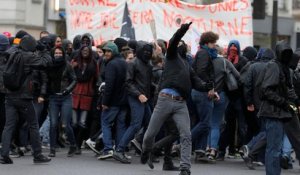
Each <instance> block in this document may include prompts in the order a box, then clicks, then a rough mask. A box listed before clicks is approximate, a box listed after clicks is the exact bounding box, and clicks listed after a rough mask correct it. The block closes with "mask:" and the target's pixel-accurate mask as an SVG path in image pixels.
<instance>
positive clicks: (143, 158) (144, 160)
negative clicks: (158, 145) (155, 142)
mask: <svg viewBox="0 0 300 175" xmlns="http://www.w3.org/2000/svg"><path fill="white" fill-rule="evenodd" d="M149 155H150V152H148V151H143V152H142V154H141V163H142V164H146V163H147V161H148V159H149Z"/></svg>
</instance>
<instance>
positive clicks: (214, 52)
mask: <svg viewBox="0 0 300 175" xmlns="http://www.w3.org/2000/svg"><path fill="white" fill-rule="evenodd" d="M201 49H204V50H206V51H207V52H208V54H209V56H210V58H212V59H215V58H217V57H218V51H217V49H212V48H209V47H207V46H206V45H201Z"/></svg>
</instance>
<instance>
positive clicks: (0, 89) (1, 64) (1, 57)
mask: <svg viewBox="0 0 300 175" xmlns="http://www.w3.org/2000/svg"><path fill="white" fill-rule="evenodd" d="M8 58H9V53H7V52H0V93H6V91H7V90H6V88H5V87H4V84H3V71H4V68H5V65H6V62H7V60H8Z"/></svg>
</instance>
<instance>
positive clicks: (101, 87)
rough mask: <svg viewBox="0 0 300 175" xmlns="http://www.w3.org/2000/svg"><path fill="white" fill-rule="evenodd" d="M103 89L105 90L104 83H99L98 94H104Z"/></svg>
mask: <svg viewBox="0 0 300 175" xmlns="http://www.w3.org/2000/svg"><path fill="white" fill-rule="evenodd" d="M104 89H105V82H103V83H101V85H100V86H99V89H98V91H99V92H100V93H103V92H104Z"/></svg>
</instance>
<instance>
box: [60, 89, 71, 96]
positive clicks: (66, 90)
mask: <svg viewBox="0 0 300 175" xmlns="http://www.w3.org/2000/svg"><path fill="white" fill-rule="evenodd" d="M70 92H71V91H70V90H68V89H65V90H64V91H63V92H62V95H63V96H66V95H69V94H70Z"/></svg>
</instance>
